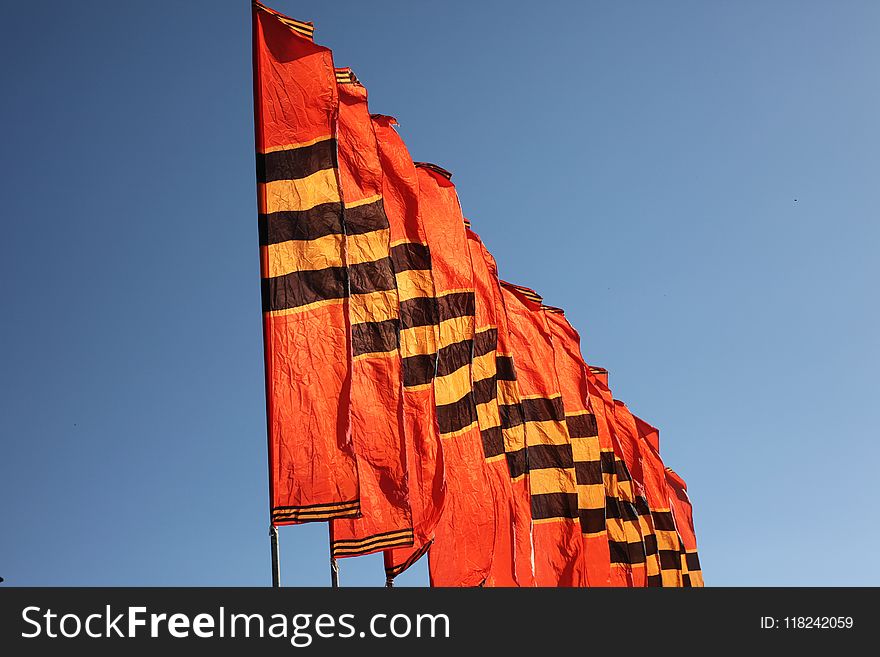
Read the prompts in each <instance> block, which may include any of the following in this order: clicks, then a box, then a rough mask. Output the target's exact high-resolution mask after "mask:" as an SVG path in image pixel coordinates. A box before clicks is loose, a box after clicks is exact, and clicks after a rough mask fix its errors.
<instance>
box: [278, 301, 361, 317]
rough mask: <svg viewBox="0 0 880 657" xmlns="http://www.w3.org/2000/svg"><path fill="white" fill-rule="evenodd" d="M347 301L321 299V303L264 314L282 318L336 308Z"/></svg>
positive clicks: (316, 302)
mask: <svg viewBox="0 0 880 657" xmlns="http://www.w3.org/2000/svg"><path fill="white" fill-rule="evenodd" d="M345 301H347V300H346V299H323V300H321V301H315V303H307V304H306V305H304V306H297V307H296V308H285V309H284V310H272V311H270V312H268V313H264V314H266V315H268V316H270V317H284V316H286V315H299V314H300V313H304V312H308V311H310V310H317V309H318V308H323V307H324V306H336V305H339V304H342V303H344V302H345Z"/></svg>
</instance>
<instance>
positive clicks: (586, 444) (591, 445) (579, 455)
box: [571, 436, 602, 463]
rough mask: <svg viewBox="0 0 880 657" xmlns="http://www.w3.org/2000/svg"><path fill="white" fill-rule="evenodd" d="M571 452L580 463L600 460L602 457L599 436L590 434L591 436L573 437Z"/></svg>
mask: <svg viewBox="0 0 880 657" xmlns="http://www.w3.org/2000/svg"><path fill="white" fill-rule="evenodd" d="M571 454H572V457H573V458H574V460H575V461H576V462H578V463H585V462H588V461H598V460H599V459H601V458H602V456H601V452H600V451H599V436H590V437H589V438H572V439H571Z"/></svg>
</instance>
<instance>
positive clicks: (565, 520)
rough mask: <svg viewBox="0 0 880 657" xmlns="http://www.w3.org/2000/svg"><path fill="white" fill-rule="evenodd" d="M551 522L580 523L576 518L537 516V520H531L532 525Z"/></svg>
mask: <svg viewBox="0 0 880 657" xmlns="http://www.w3.org/2000/svg"><path fill="white" fill-rule="evenodd" d="M532 476H534V473H532ZM552 522H562V523H570V524H575V523H578V524H580V521H579V520H578V519H577V518H538V519H537V520H532V524H533V525H547V524H549V523H552Z"/></svg>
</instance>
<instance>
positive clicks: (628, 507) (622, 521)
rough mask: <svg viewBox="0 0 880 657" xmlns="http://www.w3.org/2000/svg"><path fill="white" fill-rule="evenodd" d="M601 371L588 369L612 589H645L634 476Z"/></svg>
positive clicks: (604, 376)
mask: <svg viewBox="0 0 880 657" xmlns="http://www.w3.org/2000/svg"><path fill="white" fill-rule="evenodd" d="M607 382H608V373H607V371H605V370H603V369H602V368H596V367H589V368H588V369H587V390H588V392H589V397H590V410H592V411H593V414H594V415H595V417H596V425H597V429H598V432H599V448H600V450H601V452H602V476H603V480H604V483H605V491H606V492H605V495H606V500H605V527H606V530H607V532H608V545H609V552H610V558H611V585H612V586H616V587H642V586H645V585H646V583H647V577H646V573H645V545H644V542H643V541H642V531H641V528H640V526H639V521H638V513H637V512H636V508H635V503H634V502H635V495H634V491H633V488H632V476H631V475H630V473H629V470H628V468H627V467H626V464H625V463H624V462H623V460H622V458H621V451H620V447H619V446H618V444H617V443H618V441H617V437H616V429H615V419H614V399H613V397H612V395H611V390H609V388H608V385H607Z"/></svg>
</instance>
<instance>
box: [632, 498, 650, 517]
mask: <svg viewBox="0 0 880 657" xmlns="http://www.w3.org/2000/svg"><path fill="white" fill-rule="evenodd" d="M633 504H635V507H636V513H638V514H639V515H640V516H649V515H651V509H650V508H649V507H648V500H646V499H645V498H644V497H642V496H641V495H636V499H635V500H633Z"/></svg>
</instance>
